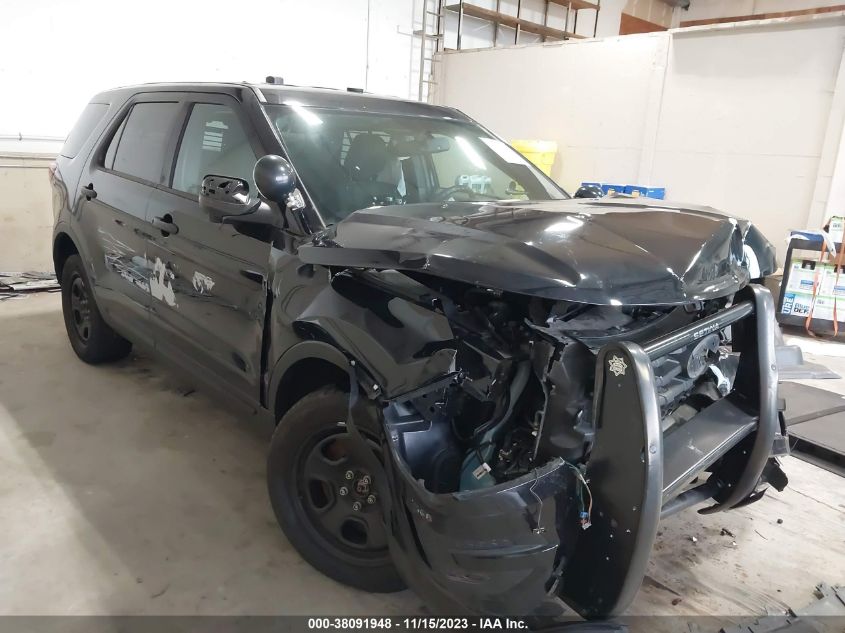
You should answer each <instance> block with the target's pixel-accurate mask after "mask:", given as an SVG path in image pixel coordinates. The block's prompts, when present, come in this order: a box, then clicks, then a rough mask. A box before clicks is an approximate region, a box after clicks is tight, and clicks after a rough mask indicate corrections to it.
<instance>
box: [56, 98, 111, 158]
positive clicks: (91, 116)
mask: <svg viewBox="0 0 845 633" xmlns="http://www.w3.org/2000/svg"><path fill="white" fill-rule="evenodd" d="M108 109H109V106H108V104H107V103H89V104H88V105H87V106H85V109H84V110H83V111H82V114H81V115H80V116H79V120H78V121H77V122H76V125H74V126H73V129H72V130H71V131H70V134H68V137H67V139H65V144H64V145H63V146H62V151H61V152H60V153H61V155H62V156H65V157H67V158H73V157H74V156H76V155H77V154H78V153H79V150H81V149H82V146H83V145H84V144H85V141H87V140H88V137H89V136H91V132H93V131H94V128H95V127H97V124H98V123H99V122H100V121H102V120H103V117H104V116H106V112H108Z"/></svg>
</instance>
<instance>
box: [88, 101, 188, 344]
mask: <svg viewBox="0 0 845 633" xmlns="http://www.w3.org/2000/svg"><path fill="white" fill-rule="evenodd" d="M179 112H180V104H179V102H178V101H177V100H174V99H172V98H170V99H168V97H167V95H166V94H154V93H148V94H142V95H136V96H135V97H133V98H132V99H130V100H129V102H128V103H127V104H126V105H125V106H124V107H123V108H122V109H121V111H120V113H119V114H118V116H117V117H115V119H114V120H113V121H112V122H111V124H110V125H109V127H108V128H107V130H106V132H105V134H104V135H103V137H102V139H101V140H100V142H99V143H98V145H97V146H96V148H95V150H94V152H93V153H92V156H91V159H90V160H89V162H88V165H87V167H86V168H85V170H84V171H83V173H82V176H81V177H80V179H79V185H78V186H79V192H78V195H79V201H80V202H79V206H78V215H77V218H78V222H79V227H80V228H79V230H78V231H77V233H78V234H79V235H81V236H82V239H84V240H85V246H86V248H85V251H84V252H86V253H87V254H88V256H89V258H88V259H89V260H88V261H87V262H86V266H87V267H88V271H89V275H90V277H91V278H92V282H93V284H94V291H95V294H96V298H97V303H98V306H99V307H100V309H101V310H102V312H103V313H104V315H105V318H106V320H107V321H109V323H111V324H112V325H114V326H115V327H117V328H118V329H119V330H120V331H121V332H124V333H126V334H127V335H129V336H130V337H131V338H133V339H135V340H136V342H147V343H151V342H152V335H151V328H150V323H149V315H148V311H149V307H150V274H151V271H152V267H151V265H150V262H149V260H148V259H147V254H146V249H147V236H148V233H147V226H148V224H147V222H146V219H147V217H146V213H147V203H148V200H149V197H150V192H151V191H153V190H154V187H156V186H157V185H159V184H160V183H161V182H162V181H163V179H164V178H165V175H166V174H165V171H164V163H165V158H166V154H167V148H168V144H169V140H170V139H171V138H172V134H173V130H174V126H175V125H176V123H177V120H178V115H179Z"/></svg>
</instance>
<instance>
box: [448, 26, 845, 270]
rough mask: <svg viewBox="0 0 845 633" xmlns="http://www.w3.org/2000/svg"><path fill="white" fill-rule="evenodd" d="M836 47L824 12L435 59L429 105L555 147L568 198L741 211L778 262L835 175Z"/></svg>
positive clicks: (842, 37) (841, 35)
mask: <svg viewBox="0 0 845 633" xmlns="http://www.w3.org/2000/svg"><path fill="white" fill-rule="evenodd" d="M843 43H845V18H843V17H842V16H841V15H831V16H828V17H825V18H821V19H806V18H795V19H788V20H779V21H775V22H774V23H744V24H743V26H742V27H739V28H735V27H725V26H716V27H698V28H695V29H680V30H675V31H669V32H665V33H649V34H645V35H633V36H627V37H618V38H608V39H605V40H601V41H587V42H566V43H563V44H546V45H543V46H526V47H522V48H518V49H509V50H487V51H477V52H458V53H447V54H445V55H443V56H442V58H441V61H440V64H441V68H440V69H439V70H440V84H439V85H438V86H437V91H436V94H435V100H436V101H437V102H438V103H445V104H448V105H453V106H456V107H458V108H460V109H462V110H464V111H465V112H467V113H468V114H470V115H471V116H474V117H476V118H478V119H479V120H480V121H481V122H482V123H484V124H486V125H488V126H489V127H491V128H492V129H493V130H495V131H496V132H498V133H499V134H501V135H503V136H504V137H506V138H510V139H514V138H537V139H548V140H555V141H557V142H558V144H559V147H560V150H559V156H558V160H557V162H556V163H555V166H554V169H553V176H554V177H555V179H556V180H558V182H560V183H561V184H562V185H564V187H566V188H568V189H569V190H573V191H574V190H575V189H576V188H577V186H578V184H579V183H580V182H582V181H594V180H595V181H605V182H617V183H620V184H627V183H634V182H637V183H640V184H645V185H651V186H665V187H666V189H667V196H668V197H670V198H672V199H675V200H678V201H686V202H692V203H699V204H706V205H712V206H715V207H716V208H719V209H722V210H724V211H726V212H729V213H736V214H738V215H740V216H744V217H748V218H749V219H751V220H753V221H754V222H755V223H757V224H758V225H759V226H760V227H761V229H762V230H763V231H764V232H765V233H766V234H767V236H768V237H769V239H770V240H772V242H773V243H775V244H776V245H777V246H778V247H779V248H780V251H781V255H783V252H784V251H785V248H783V246H784V239H785V232H786V230H787V229H788V228H791V227H798V228H803V227H805V226H807V225H810V226H818V225H819V223H820V222H821V216H823V215H824V213H825V212H826V210H827V207H828V203H829V202H830V201H829V200H828V194H829V192H830V189H831V182H834V181H839V180H840V179H843V178H845V165H843V166H842V169H841V170H840V171H838V172H836V173H834V172H835V170H837V169H839V168H838V167H834V165H835V164H836V163H837V161H836V156H837V154H838V153H839V138H840V137H841V133H842V111H843V108H842V107H841V101H842V98H843V97H845V94H843V93H845V90H843V86H841V85H839V90H838V91H837V79H838V76H839V70H840V66H841V65H842V54H843ZM501 77H508V82H507V84H506V85H502V83H501V82H500V81H499V78H501ZM839 83H840V84H841V83H842V82H841V81H840V82H839ZM532 95H537V97H536V98H532ZM830 138H833V139H834V141H835V142H832V141H828V140H827V139H830ZM826 141H827V142H826ZM823 159H824V160H823ZM840 162H841V161H840ZM822 171H824V172H825V173H822ZM837 174H838V175H837ZM811 210H814V213H813V214H812V217H811Z"/></svg>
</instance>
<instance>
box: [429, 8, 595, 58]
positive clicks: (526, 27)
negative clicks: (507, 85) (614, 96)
mask: <svg viewBox="0 0 845 633" xmlns="http://www.w3.org/2000/svg"><path fill="white" fill-rule="evenodd" d="M552 4H555V5H559V6H562V7H566V18H565V21H564V28H563V29H558V28H553V27H550V26H548V20H549V6H550V5H552ZM443 8H444V9H445V10H446V11H449V12H452V13H456V14H457V16H458V28H457V36H458V37H457V45H456V48H457V49H458V50H460V49H461V36H462V32H463V26H464V18H465V17H470V18H478V19H480V20H486V21H487V22H491V23H492V24H494V25H495V26H496V30H495V31H494V36H493V46H497V45H498V31H499V29H498V27H499V26H504V27H507V28H511V29H513V30H514V37H513V43H514V44H518V43H519V35H520V33H522V32H525V33H533V34H535V35H539V36H541V37H542V38H543V41H547V40H549V39H551V40H568V39H581V38H584V37H585V36H584V35H578V34H577V33H575V30H576V29H577V27H578V12H579V11H581V10H583V9H591V10H594V11H595V12H596V13H595V22H594V24H593V37H595V35H596V29H597V27H598V19H599V11H600V10H601V0H596V1H595V2H590V1H589V0H546V3H545V11H544V12H543V22H542V23H540V22H532V21H531V20H526V19H525V18H523V17H522V16H521V13H522V0H517V4H516V15H512V14H510V13H503V12H502V11H501V10H500V9H501V0H496V9H495V10H494V9H486V8H484V7H480V6H478V5H476V4H472V3H470V2H464V0H460V2H457V3H455V4H450V5H447V6H445V7H443ZM441 23H442V21H441ZM570 24H571V25H572V27H571V29H570Z"/></svg>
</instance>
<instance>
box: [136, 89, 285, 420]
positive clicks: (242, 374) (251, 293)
mask: <svg viewBox="0 0 845 633" xmlns="http://www.w3.org/2000/svg"><path fill="white" fill-rule="evenodd" d="M193 96H194V98H195V99H196V100H195V101H191V100H186V101H185V103H184V104H183V113H184V123H183V127H182V130H181V137H180V141H179V143H178V146H177V148H176V154H175V158H174V160H173V165H172V169H171V174H170V175H169V179H168V186H166V187H160V188H159V189H157V190H156V191H154V192H153V193H152V195H151V197H150V200H149V206H148V220H149V221H150V222H151V223H152V224H151V225H150V226H149V228H148V230H149V232H150V233H151V234H152V237H151V238H150V246H149V249H148V251H149V254H150V260H151V262H152V266H153V270H152V278H151V280H150V291H151V295H152V308H151V313H152V320H153V324H154V326H155V336H156V348H157V349H158V350H159V351H160V352H161V353H162V354H164V355H165V356H169V357H171V358H172V359H173V360H175V361H176V362H178V363H180V364H182V365H184V366H187V367H188V368H189V369H191V370H193V371H194V372H195V373H197V374H198V375H199V376H200V377H205V378H207V379H209V381H210V382H212V383H213V384H216V385H221V384H223V385H225V388H226V390H227V395H230V396H235V397H238V398H239V399H240V400H242V401H246V402H248V403H253V404H254V403H255V402H257V401H258V398H259V393H260V387H259V385H260V378H261V344H262V335H263V330H264V314H265V306H266V303H267V301H266V299H267V283H266V280H267V273H268V268H269V259H270V239H269V235H268V234H267V232H266V231H265V229H266V227H259V228H258V230H256V231H252V232H250V231H249V230H248V229H244V228H235V227H234V226H232V225H228V224H215V223H213V222H211V221H210V220H209V218H208V214H207V213H206V212H205V211H204V210H202V209H201V208H200V206H199V202H198V194H199V190H200V186H201V184H202V179H203V177H204V176H206V175H209V174H216V175H222V176H232V177H237V178H242V179H244V180H246V181H247V182H249V186H250V192H254V190H255V186H254V184H253V182H252V169H253V166H254V165H255V161H256V154H257V153H258V152H257V150H256V148H257V147H258V143H257V141H256V139H255V138H253V136H252V135H251V134H250V133H249V130H250V129H251V128H250V125H249V122H248V121H247V120H246V119H245V118H242V116H241V113H240V111H239V103H238V102H237V101H235V100H234V99H231V98H230V97H226V96H222V95H193Z"/></svg>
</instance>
